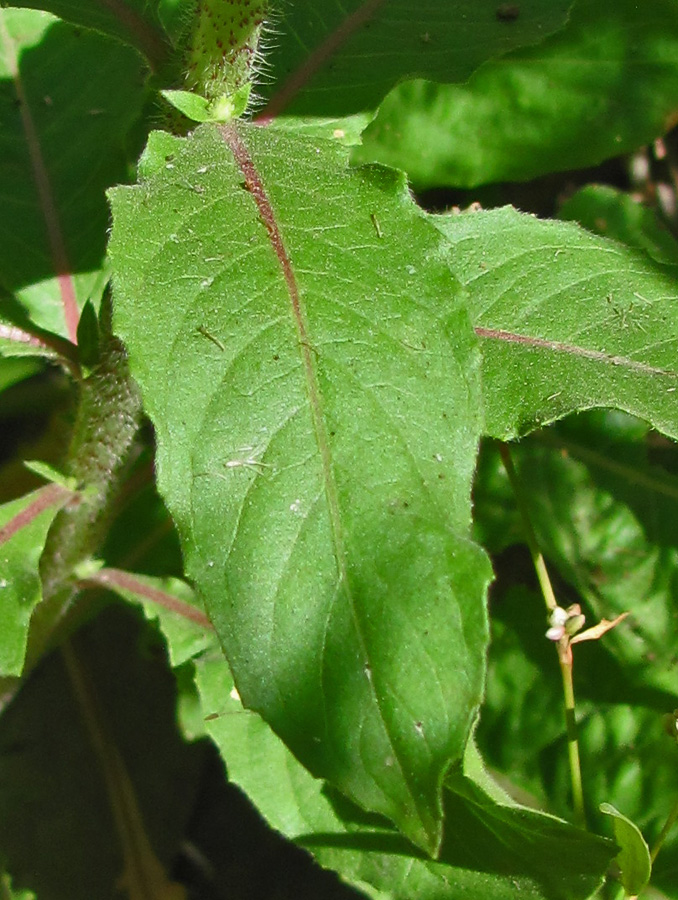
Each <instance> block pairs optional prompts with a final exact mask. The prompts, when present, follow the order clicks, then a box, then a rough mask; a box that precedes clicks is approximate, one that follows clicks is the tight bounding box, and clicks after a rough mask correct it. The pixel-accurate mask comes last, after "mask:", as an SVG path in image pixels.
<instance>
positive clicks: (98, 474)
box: [26, 297, 141, 669]
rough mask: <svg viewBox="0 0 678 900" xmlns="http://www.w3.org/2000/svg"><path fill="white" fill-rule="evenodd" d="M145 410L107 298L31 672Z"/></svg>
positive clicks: (39, 611)
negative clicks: (73, 486)
mask: <svg viewBox="0 0 678 900" xmlns="http://www.w3.org/2000/svg"><path fill="white" fill-rule="evenodd" d="M140 415H141V405H140V401H139V396H138V392H137V389H136V386H135V385H134V383H133V382H132V380H131V378H130V375H129V369H128V365H127V356H126V353H125V349H124V347H123V345H122V344H121V342H120V341H119V340H118V339H117V338H116V337H115V336H114V335H113V334H112V332H111V327H110V298H108V297H106V299H105V307H104V309H103V312H102V339H101V346H100V356H99V364H98V366H97V368H96V369H95V370H94V372H93V373H92V375H90V377H89V378H87V379H86V380H85V381H83V382H82V383H81V387H80V400H79V406H78V412H77V417H76V422H75V426H74V431H73V436H72V439H71V446H70V448H69V452H68V457H67V460H66V472H67V474H68V475H69V476H72V477H73V478H74V479H75V481H76V483H77V485H78V489H79V494H78V496H77V497H76V498H75V499H74V500H73V501H72V502H70V503H68V504H66V505H65V506H64V508H63V510H62V511H61V512H60V513H59V515H58V516H57V517H56V519H55V520H54V524H53V525H52V528H51V530H50V533H49V535H48V537H47V542H46V545H45V551H44V553H43V556H42V560H41V563H40V570H41V576H42V582H43V602H42V603H41V604H40V605H39V606H38V607H36V610H35V612H34V613H33V617H32V619H31V633H30V635H29V643H28V653H27V658H26V669H28V668H30V667H31V666H32V665H33V664H34V663H35V662H36V661H37V659H38V658H39V657H40V656H41V655H42V653H43V652H44V650H45V649H46V647H47V646H49V644H50V643H51V641H52V638H53V634H54V631H55V629H56V628H57V627H58V626H59V624H60V623H61V622H62V620H63V619H64V617H65V615H66V614H67V612H68V611H69V608H70V606H71V603H72V599H73V597H74V595H75V593H76V591H77V587H76V577H75V575H74V568H75V567H76V566H77V564H78V563H80V562H82V560H84V559H86V558H88V557H89V556H91V555H92V554H93V553H94V552H96V550H97V549H98V548H99V546H100V545H101V543H102V541H103V539H104V537H105V535H106V532H107V529H108V526H109V524H110V518H111V513H112V510H113V508H114V501H115V498H116V495H117V491H118V489H119V487H120V480H121V475H122V473H123V467H124V464H125V461H126V459H127V456H128V454H129V451H130V448H131V446H132V443H133V441H134V437H135V435H136V432H137V430H138V427H139V419H140Z"/></svg>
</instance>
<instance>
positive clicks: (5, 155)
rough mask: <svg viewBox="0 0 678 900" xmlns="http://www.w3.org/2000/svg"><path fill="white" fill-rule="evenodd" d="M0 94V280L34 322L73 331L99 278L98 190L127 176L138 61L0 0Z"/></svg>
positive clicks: (111, 44)
mask: <svg viewBox="0 0 678 900" xmlns="http://www.w3.org/2000/svg"><path fill="white" fill-rule="evenodd" d="M0 97H1V98H2V103H1V104H0V110H1V111H0V124H1V128H0V159H1V160H2V164H1V165H0V193H1V194H2V198H3V215H2V217H1V218H0V285H1V286H2V288H4V289H5V290H6V291H7V292H10V293H12V294H13V295H14V296H15V298H16V300H18V301H19V303H18V304H17V305H18V306H19V307H20V308H21V307H23V312H24V314H26V313H27V314H28V315H29V316H30V318H31V319H32V321H33V322H34V323H35V324H36V325H38V326H42V327H43V328H45V329H48V330H49V331H52V332H55V333H58V334H61V335H64V336H67V337H69V338H71V340H74V339H75V329H76V327H77V322H78V315H79V310H80V309H81V308H82V306H83V305H84V303H85V301H86V300H87V298H88V297H89V296H94V297H95V299H97V300H98V297H99V296H100V293H101V289H102V286H103V283H104V282H105V278H106V276H105V273H104V272H103V270H102V266H103V258H104V252H105V239H106V227H107V223H108V210H107V206H106V199H105V195H104V191H105V189H106V188H107V187H108V186H109V185H111V184H115V183H117V182H119V181H121V180H126V179H127V175H128V164H129V151H128V149H127V148H126V147H125V140H126V137H127V134H128V132H129V130H130V128H131V127H132V125H133V124H134V123H135V122H136V121H137V120H138V118H139V116H140V114H141V108H142V105H143V102H144V90H143V67H142V63H141V60H140V59H139V57H138V56H137V54H136V53H135V52H134V51H133V50H131V49H130V48H127V47H124V46H123V45H122V44H120V43H119V42H118V41H115V40H112V39H108V38H105V37H103V36H101V35H98V34H95V33H94V32H87V31H82V30H79V29H77V28H74V27H73V26H71V25H66V24H65V23H63V22H59V21H58V20H56V19H54V18H53V17H52V16H50V15H47V14H46V13H41V12H36V11H33V10H17V9H3V10H0ZM0 305H1V306H2V308H3V310H6V311H7V312H9V313H11V312H12V310H11V309H10V306H11V305H12V304H10V303H9V301H8V300H7V299H6V298H3V299H2V300H1V301H0ZM17 324H21V323H20V322H19V323H17Z"/></svg>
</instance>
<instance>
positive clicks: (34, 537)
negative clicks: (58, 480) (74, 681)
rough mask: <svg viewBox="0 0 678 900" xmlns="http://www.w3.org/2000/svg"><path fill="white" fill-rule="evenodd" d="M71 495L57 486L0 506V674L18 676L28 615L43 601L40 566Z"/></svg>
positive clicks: (23, 652)
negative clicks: (51, 529)
mask: <svg viewBox="0 0 678 900" xmlns="http://www.w3.org/2000/svg"><path fill="white" fill-rule="evenodd" d="M70 496H71V493H70V492H69V491H67V490H65V489H64V488H63V487H61V486H60V485H57V484H52V485H49V486H48V487H45V488H41V489H40V490H38V491H35V492H34V493H32V494H28V495H27V496H25V497H21V499H20V500H13V501H12V502H11V503H5V504H3V505H2V506H0V622H1V626H2V627H0V674H2V675H20V674H21V669H22V666H23V661H24V654H25V651H26V640H27V634H28V624H29V621H30V618H31V613H32V612H33V609H34V608H35V606H36V605H37V604H38V603H39V602H40V600H41V599H42V589H41V583H40V573H39V569H38V567H39V563H40V556H41V554H42V551H43V548H44V546H45V539H46V538H47V532H48V530H49V527H50V525H51V524H52V521H53V520H54V517H55V516H56V514H57V513H58V512H59V509H60V508H61V507H62V506H63V504H64V503H65V502H66V500H67V499H68V498H69V497H70Z"/></svg>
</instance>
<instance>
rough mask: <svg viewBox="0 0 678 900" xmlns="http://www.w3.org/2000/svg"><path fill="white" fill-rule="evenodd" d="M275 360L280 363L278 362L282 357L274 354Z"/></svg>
mask: <svg viewBox="0 0 678 900" xmlns="http://www.w3.org/2000/svg"><path fill="white" fill-rule="evenodd" d="M273 359H274V360H275V361H276V362H278V360H279V359H280V356H279V355H278V354H277V353H274V354H273Z"/></svg>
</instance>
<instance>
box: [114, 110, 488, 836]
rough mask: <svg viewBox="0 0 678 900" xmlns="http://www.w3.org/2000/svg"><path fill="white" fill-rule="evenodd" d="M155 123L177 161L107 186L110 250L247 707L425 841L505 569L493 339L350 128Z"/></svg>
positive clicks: (474, 694)
mask: <svg viewBox="0 0 678 900" xmlns="http://www.w3.org/2000/svg"><path fill="white" fill-rule="evenodd" d="M159 140H160V143H161V145H162V147H163V148H165V150H166V149H168V148H169V146H172V147H174V148H175V149H174V151H173V152H172V153H171V154H170V157H169V160H168V161H167V163H166V164H165V165H163V166H162V168H161V169H160V170H159V171H157V172H156V174H155V175H153V176H150V177H149V178H148V180H147V181H146V182H144V183H143V184H142V185H141V186H139V187H137V188H131V189H130V188H121V189H117V190H116V191H114V192H113V194H112V203H113V212H114V230H113V238H112V243H111V255H112V259H113V261H114V267H115V269H116V277H115V288H116V291H115V298H116V327H117V329H118V331H119V333H120V334H121V336H122V337H123V339H124V340H125V342H126V344H127V346H128V347H129V351H130V361H131V366H132V369H133V374H134V376H135V378H136V379H137V380H138V382H139V384H140V386H141V389H142V392H143V394H144V402H145V406H146V409H147V410H148V412H149V414H150V416H151V418H152V419H153V422H154V425H155V428H156V432H157V436H158V473H159V485H160V490H161V493H162V494H163V496H164V498H165V500H166V501H167V504H168V507H169V509H170V511H171V512H172V515H173V517H174V519H175V521H176V522H177V525H178V529H179V532H180V534H181V536H182V540H183V544H184V552H185V559H186V566H187V573H188V575H189V577H190V578H191V580H192V581H194V582H195V583H196V585H197V586H198V588H199V590H200V593H201V595H202V596H203V597H204V600H205V604H206V607H207V609H208V611H209V614H210V618H211V619H212V621H213V623H214V626H215V628H216V629H217V632H218V634H219V637H220V639H221V641H222V643H223V646H224V648H225V650H226V653H227V655H228V658H229V662H230V663H231V665H232V667H233V670H234V672H235V676H236V682H237V685H238V690H239V691H240V693H241V695H242V697H243V699H244V701H245V703H246V705H247V706H249V707H251V708H254V709H257V710H258V711H260V712H261V713H262V715H263V716H264V717H265V718H266V720H267V721H268V722H269V723H270V724H271V725H272V727H273V728H274V729H275V730H276V731H277V732H278V733H279V734H280V735H281V736H282V737H283V738H284V740H285V741H286V742H287V743H288V744H289V745H290V747H291V748H292V749H293V751H294V752H295V753H296V754H297V755H298V756H299V758H300V759H301V760H302V761H303V762H304V764H306V765H307V766H309V768H310V769H311V770H312V771H313V772H314V773H316V774H318V775H323V776H324V777H327V778H328V779H329V780H330V781H332V782H334V783H335V784H336V785H337V786H339V787H340V788H341V789H342V790H343V791H345V792H346V793H347V794H348V795H349V796H351V797H352V798H353V799H354V800H355V801H356V802H358V803H359V804H360V805H362V806H364V807H366V808H368V809H371V810H374V811H379V812H382V813H384V814H386V815H388V816H390V817H391V818H392V819H393V820H394V821H396V822H397V823H398V825H399V826H400V827H401V828H402V829H403V830H404V831H405V833H407V834H408V835H409V836H410V837H411V838H412V839H413V840H415V841H416V842H418V843H420V844H421V845H423V846H426V847H427V848H429V849H434V848H435V847H436V846H437V845H438V843H439V840H440V816H441V809H440V799H439V796H440V794H439V792H440V782H441V778H442V774H443V772H444V771H445V770H446V768H447V767H448V765H449V763H450V762H451V761H452V760H454V759H458V758H459V757H460V755H461V752H462V750H463V747H464V744H465V742H466V738H467V735H468V732H469V728H470V724H471V721H472V719H473V715H474V712H475V709H476V707H477V704H478V702H479V700H480V695H481V691H482V677H483V660H484V649H483V648H484V643H485V635H486V623H485V611H484V591H485V586H486V584H487V581H488V579H489V577H490V572H489V568H488V567H487V564H486V560H485V558H484V556H483V555H482V553H481V552H480V551H479V549H478V548H477V547H476V546H475V545H473V544H471V543H470V542H469V540H468V537H467V535H468V525H469V519H470V503H469V487H470V479H471V474H472V471H473V465H474V460H475V452H476V441H477V435H478V431H479V428H480V423H479V421H478V385H477V380H476V376H477V356H476V350H475V345H474V341H473V339H472V335H471V334H470V330H469V328H468V324H467V319H466V314H465V311H464V310H463V307H461V305H460V302H459V297H458V293H457V287H456V285H455V283H454V281H453V280H452V279H451V278H450V276H449V270H447V269H446V267H445V265H444V262H443V261H442V260H440V259H439V237H438V235H437V232H436V231H435V230H434V229H432V228H431V227H430V225H429V224H428V222H427V221H426V219H425V218H424V217H423V216H422V214H421V213H420V212H419V211H418V210H417V209H416V207H415V206H414V204H413V203H412V202H411V199H410V197H409V195H408V194H407V190H406V187H405V184H404V181H403V180H402V179H401V178H400V176H397V175H396V174H394V173H391V172H387V171H383V170H380V169H368V170H365V171H351V170H349V169H347V168H346V161H345V155H344V154H345V151H343V150H342V149H341V148H339V147H336V146H335V145H331V144H326V143H321V142H316V141H313V142H311V141H305V140H302V139H298V138H297V139H295V138H293V137H291V136H289V135H287V134H283V133H276V132H275V131H273V130H271V129H268V130H264V129H261V128H251V127H249V128H246V127H240V128H239V129H238V130H235V129H234V128H226V129H223V130H219V129H216V128H214V127H209V126H203V127H201V128H199V129H198V130H197V131H196V133H195V135H194V137H193V138H191V139H189V140H186V141H182V142H177V141H174V142H173V143H172V144H171V145H169V144H168V142H167V140H166V138H164V137H161V138H160V139H159ZM159 158H160V157H159V156H158V154H154V153H151V154H148V155H147V160H149V161H150V160H153V159H155V160H156V163H157V162H158V161H159ZM151 170H152V164H151V163H150V162H149V164H148V165H147V167H146V168H145V170H144V171H145V172H147V173H148V174H150V171H151ZM243 185H244V187H245V188H246V190H243V189H242V188H243ZM309 191H311V192H312V194H311V199H310V200H306V199H305V200H304V201H303V202H300V198H306V197H308V194H309ZM375 222H376V223H377V225H378V226H379V228H378V229H377V225H375ZM168 304H171V308H172V315H171V316H170V317H168V316H167V309H168Z"/></svg>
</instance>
